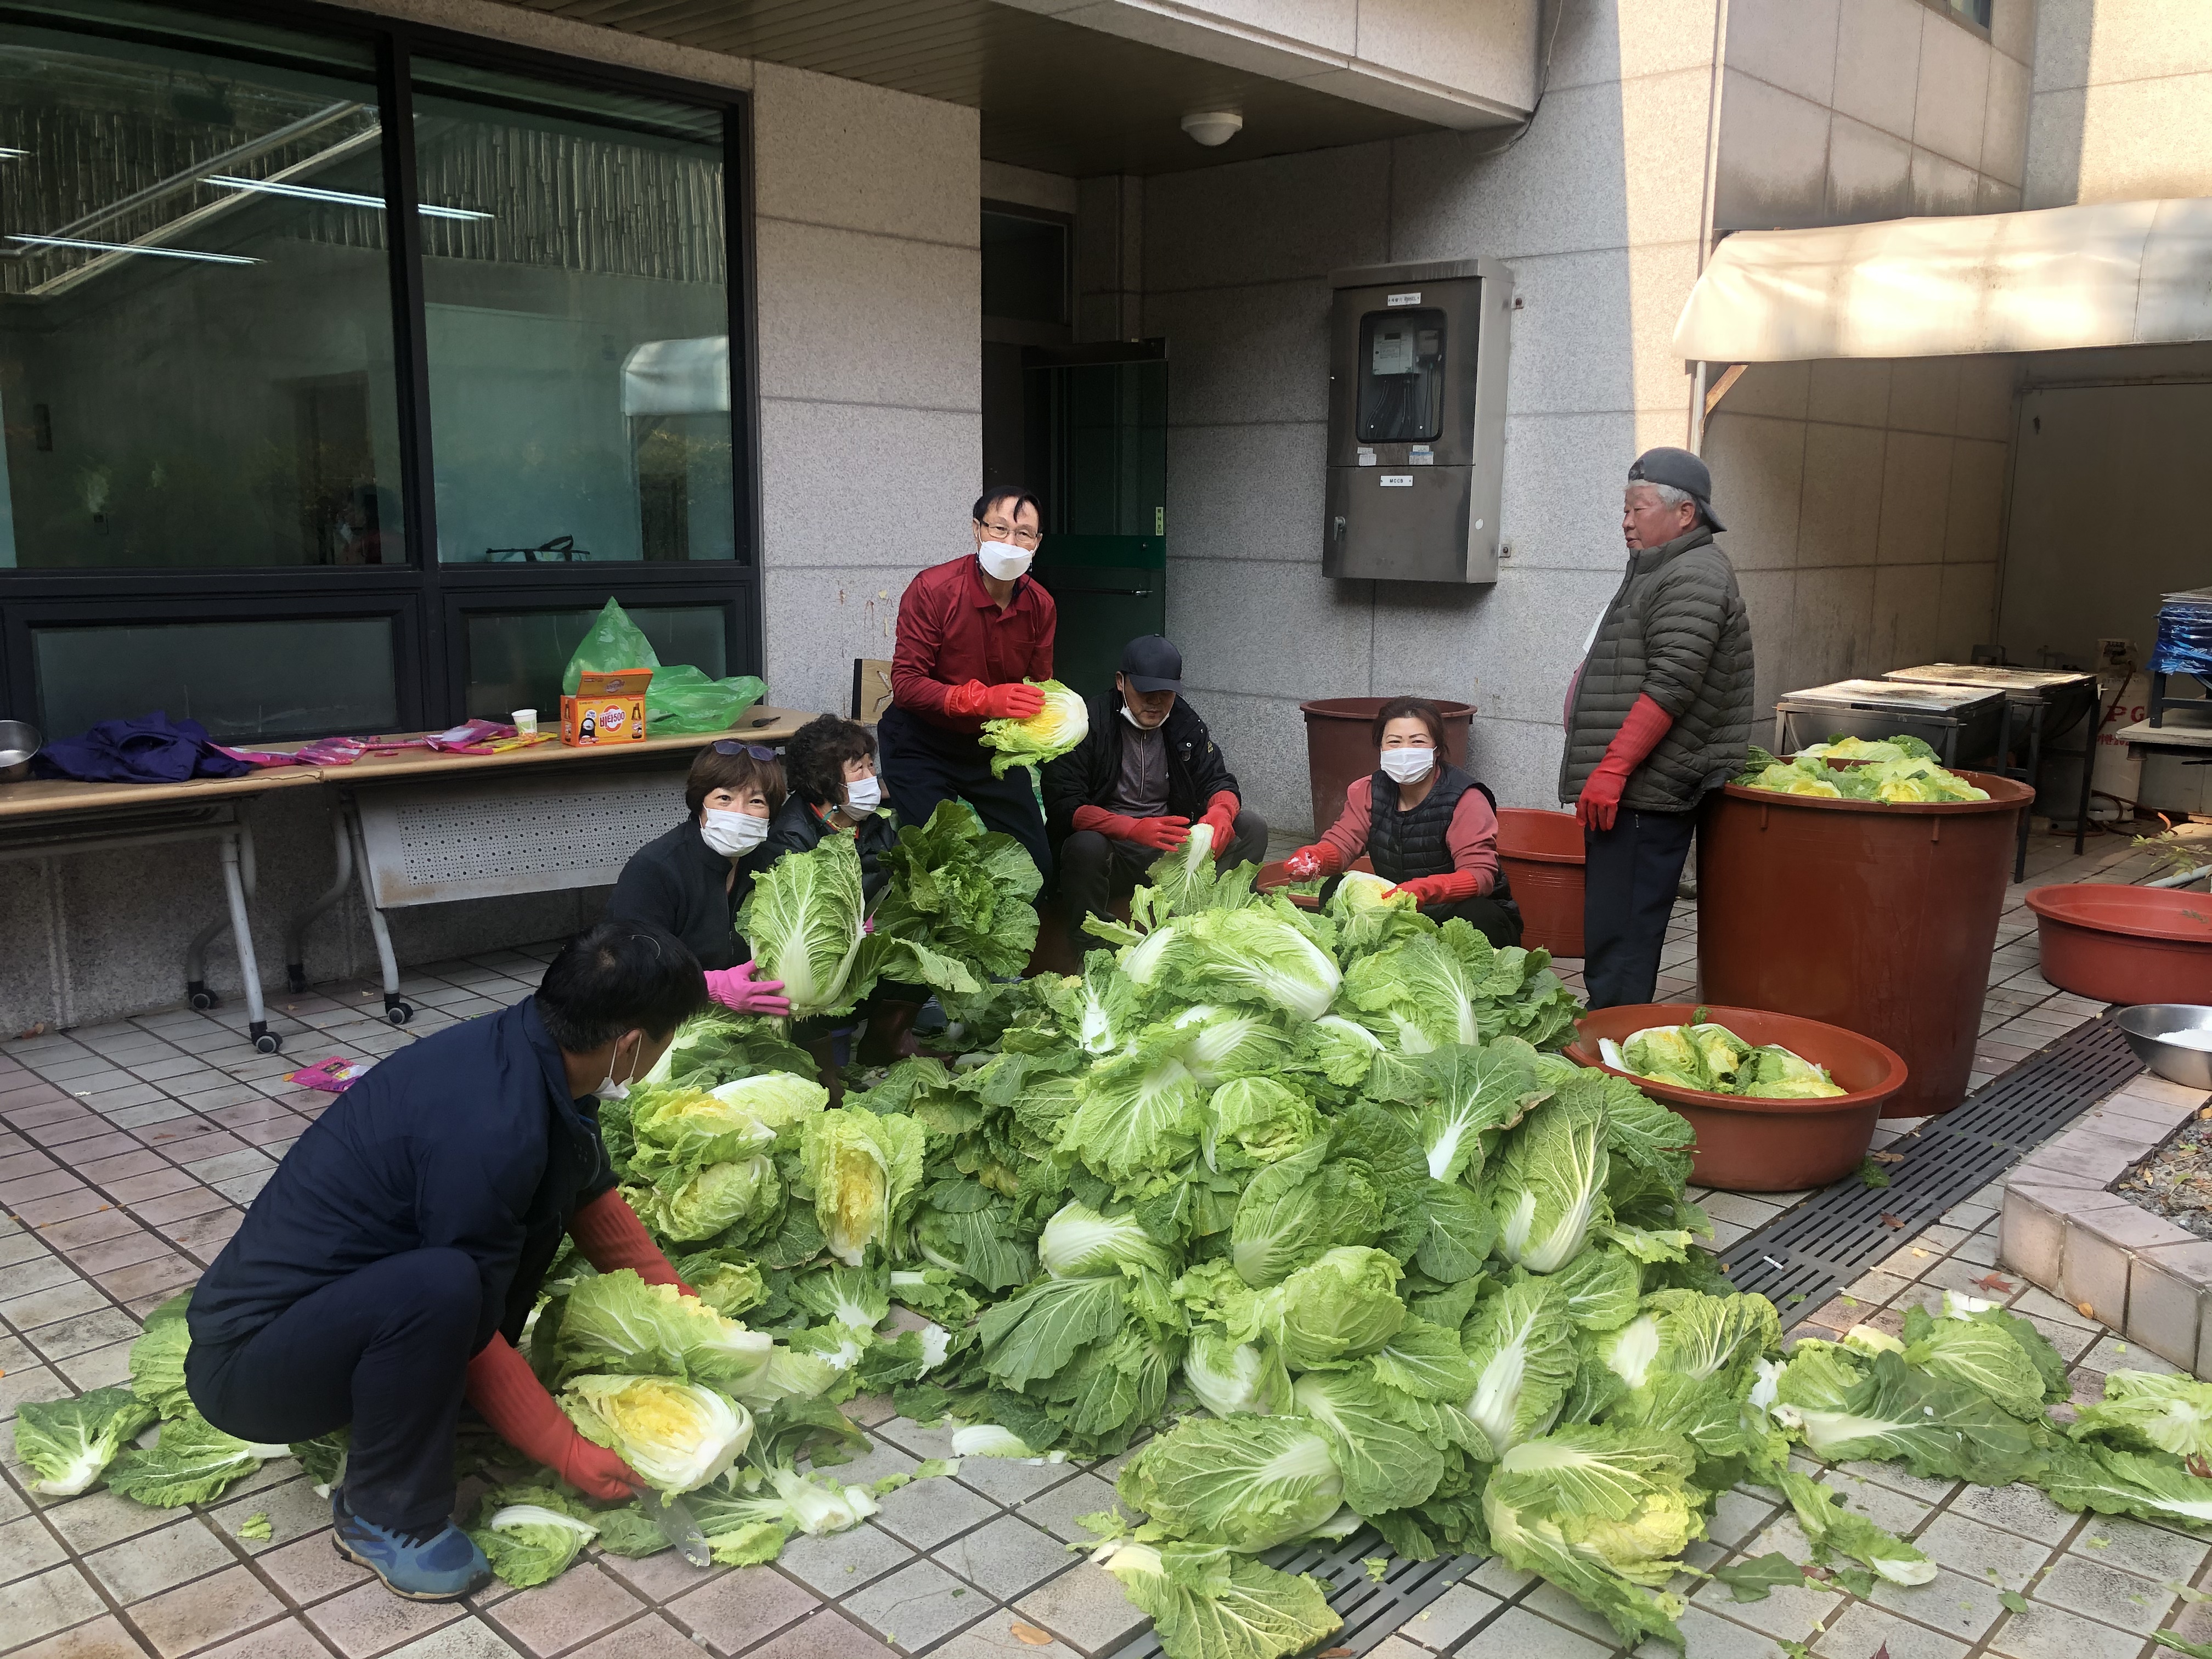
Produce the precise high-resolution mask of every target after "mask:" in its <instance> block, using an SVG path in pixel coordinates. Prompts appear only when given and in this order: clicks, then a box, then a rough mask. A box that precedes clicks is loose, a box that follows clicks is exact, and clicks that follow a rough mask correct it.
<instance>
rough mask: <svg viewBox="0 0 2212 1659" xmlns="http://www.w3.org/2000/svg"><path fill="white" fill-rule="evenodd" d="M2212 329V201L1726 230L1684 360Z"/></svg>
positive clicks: (2055, 343)
mask: <svg viewBox="0 0 2212 1659" xmlns="http://www.w3.org/2000/svg"><path fill="white" fill-rule="evenodd" d="M2206 339H2212V198H2207V197H2191V198H2187V199H2182V200H2173V201H2160V202H2106V203H2099V204H2094V205H2092V206H2087V207H2063V208H2046V209H2043V210H2039V211H2036V212H2033V213H1990V214H1978V215H1969V216H1960V217H1957V218H1947V219H1892V220H1887V221H1884V222H1880V223H1877V224H1866V225H1838V226H1835V227H1833V228H1828V229H1822V230H1765V231H1739V232H1737V233H1736V234H1735V235H1733V236H1730V237H1729V238H1728V239H1727V240H1724V241H1723V242H1722V243H1721V245H1720V246H1719V247H1718V248H1717V249H1716V250H1715V252H1714V253H1713V257H1712V258H1711V260H1710V261H1709V262H1708V263H1707V264H1706V266H1705V274H1704V275H1703V276H1699V278H1698V283H1697V286H1696V287H1695V288H1694V289H1692V290H1691V292H1690V300H1689V303H1688V304H1687V305H1686V306H1685V307H1683V308H1682V317H1681V320H1680V322H1679V323H1677V324H1676V325H1675V328H1674V350H1675V352H1676V354H1677V355H1678V356H1681V357H1684V358H1686V359H1689V360H1691V361H1692V362H1696V361H1703V362H1730V363H1765V362H1798V361H1801V360H1803V359H1807V358H1818V357H1942V356H1956V355H1961V354H1965V353H1970V352H1997V351H2064V350H2070V349H2075V348H2079V347H2082V346H2118V345H2149V344H2156V343H2167V342H2172V341H2180V340H2206Z"/></svg>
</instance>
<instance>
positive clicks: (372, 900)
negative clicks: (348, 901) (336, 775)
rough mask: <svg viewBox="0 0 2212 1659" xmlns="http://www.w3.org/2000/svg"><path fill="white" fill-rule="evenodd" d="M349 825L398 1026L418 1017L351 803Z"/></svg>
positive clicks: (387, 1010) (389, 1006)
mask: <svg viewBox="0 0 2212 1659" xmlns="http://www.w3.org/2000/svg"><path fill="white" fill-rule="evenodd" d="M346 828H347V830H348V832H349V834H350V835H351V836H352V838H353V861H354V866H355V868H356V870H358V871H359V872H360V874H361V896H362V902H364V903H365V904H367V905H368V932H369V937H370V938H372V939H374V940H375V941H376V962H377V966H378V967H379V968H380V969H382V970H383V973H384V1017H385V1018H386V1019H388V1020H390V1021H391V1022H392V1024H394V1025H404V1024H406V1023H407V1022H408V1021H409V1020H410V1019H412V1018H415V1007H414V1005H413V1004H412V1003H410V1002H409V1001H407V1000H405V999H404V998H403V997H402V996H401V995H400V994H399V959H398V957H396V956H395V955H393V954H392V929H391V927H389V926H388V925H387V924H386V921H385V920H384V912H383V911H381V910H380V909H378V908H377V906H376V881H375V878H374V877H373V876H372V875H371V874H370V873H369V867H368V847H367V845H366V844H365V843H364V842H362V834H361V816H360V814H359V813H358V812H356V811H354V810H353V807H352V805H351V803H348V805H347V807H346Z"/></svg>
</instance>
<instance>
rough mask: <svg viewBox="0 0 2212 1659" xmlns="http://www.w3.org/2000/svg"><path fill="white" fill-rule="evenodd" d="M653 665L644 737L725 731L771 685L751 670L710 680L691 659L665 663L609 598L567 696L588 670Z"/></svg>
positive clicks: (581, 650)
mask: <svg viewBox="0 0 2212 1659" xmlns="http://www.w3.org/2000/svg"><path fill="white" fill-rule="evenodd" d="M629 668H650V669H652V670H653V679H652V682H651V684H648V685H647V687H646V690H645V729H646V735H647V736H648V737H654V738H674V737H682V736H684V734H685V733H687V732H726V731H728V730H729V729H730V727H732V726H735V725H736V724H737V723H738V716H739V715H741V714H744V712H745V710H746V709H748V708H751V707H752V706H753V705H754V704H755V703H757V702H759V701H760V700H761V699H762V698H763V697H764V696H767V695H768V686H767V684H765V683H764V682H763V681H762V680H760V679H759V678H756V677H755V676H753V675H751V674H734V675H732V676H731V677H730V678H727V679H722V680H710V679H708V678H707V673H706V671H705V670H704V669H701V668H694V667H693V666H691V665H690V664H689V663H670V664H668V665H666V666H665V667H664V666H663V665H662V664H661V660H660V658H659V653H656V652H655V651H654V650H653V641H651V640H648V639H647V638H646V637H645V634H644V632H643V630H641V629H640V628H639V627H638V625H637V624H636V623H634V622H632V621H631V620H630V619H629V613H628V612H626V611H623V608H622V606H621V605H619V604H617V602H616V601H614V600H613V599H609V600H608V601H607V602H606V605H605V607H604V608H603V609H602V610H601V611H600V612H599V615H598V617H595V618H593V619H592V628H591V631H590V632H589V633H587V634H586V635H584V639H583V642H582V643H581V644H580V645H579V646H578V647H576V653H575V654H574V656H572V657H570V658H569V659H568V668H567V669H566V671H563V672H562V676H561V690H562V695H563V696H571V697H573V696H575V695H576V690H577V688H578V687H579V686H580V684H582V683H583V681H582V677H583V676H584V675H586V674H595V673H619V672H621V671H623V670H624V669H629Z"/></svg>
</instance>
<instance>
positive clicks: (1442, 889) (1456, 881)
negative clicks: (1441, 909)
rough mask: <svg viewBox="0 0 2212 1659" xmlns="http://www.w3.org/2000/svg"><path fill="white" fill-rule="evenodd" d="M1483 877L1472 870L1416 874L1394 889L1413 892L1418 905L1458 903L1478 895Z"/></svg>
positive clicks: (1395, 890) (1401, 891) (1414, 900)
mask: <svg viewBox="0 0 2212 1659" xmlns="http://www.w3.org/2000/svg"><path fill="white" fill-rule="evenodd" d="M1393 891H1394V892H1400V893H1411V894H1412V895H1413V902H1414V903H1415V904H1416V905H1423V904H1456V903H1458V902H1460V900H1462V899H1471V898H1474V897H1476V896H1479V895H1480V893H1481V891H1482V878H1481V877H1480V876H1479V875H1478V874H1476V873H1475V872H1474V871H1472V870H1454V871H1452V872H1450V873H1449V874H1448V875H1442V876H1415V877H1414V878H1413V879H1412V880H1411V881H1401V882H1400V883H1399V884H1397V886H1396V887H1395V888H1394V889H1393Z"/></svg>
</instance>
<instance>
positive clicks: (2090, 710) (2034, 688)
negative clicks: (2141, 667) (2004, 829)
mask: <svg viewBox="0 0 2212 1659" xmlns="http://www.w3.org/2000/svg"><path fill="white" fill-rule="evenodd" d="M1882 678H1884V679H1885V680H1894V681H1897V682H1899V684H1908V685H1961V686H1969V687H1973V688H1976V689H1978V690H2000V691H2002V692H2003V693H2004V694H2005V713H2006V716H2007V718H2006V720H2005V731H2004V737H2003V738H2002V740H2001V741H2000V743H1999V745H1998V749H1997V766H1996V769H1997V770H1998V771H1999V772H2001V773H2002V774H2003V775H2005V776H2006V777H2008V778H2017V779H2019V780H2020V781H2021V782H2022V783H2025V784H2027V786H2028V787H2030V788H2034V787H2038V782H2039V775H2040V774H2041V772H2042V770H2043V743H2044V739H2045V738H2046V737H2051V738H2055V737H2057V736H2059V735H2060V734H2061V733H2063V732H2065V731H2066V730H2067V729H2068V728H2069V726H2071V725H2072V724H2073V722H2074V721H2075V720H2077V719H2081V718H2082V717H2084V716H2087V717H2088V718H2087V723H2086V724H2085V725H2084V726H2083V727H2082V737H2081V748H2080V749H2079V750H2054V751H2053V752H2055V753H2061V754H2069V755H2070V754H2076V753H2078V754H2079V755H2080V756H2081V799H2079V800H2078V801H2077V802H2076V803H2075V811H2074V851H2075V853H2076V854H2079V853H2080V852H2081V847H2082V843H2083V842H2084V840H2085V839H2086V838H2087V836H2088V833H2089V782H2090V775H2091V773H2092V772H2093V769H2094V768H2095V765H2096V748H2097V732H2098V730H2099V728H2100V726H2102V725H2103V723H2104V721H2103V719H2102V716H2103V713H2104V706H2103V704H2102V702H2100V698H2099V696H2098V691H2097V677H2096V676H2095V675H2094V674H2088V673H2083V672H2081V671H2076V670H2072V669H2039V668H2001V667H1996V666H1993V665H1984V664H1980V663H1961V662H1937V663H1929V665H1927V666H1925V667H1923V668H1893V669H1892V670H1890V671H1889V672H1888V673H1887V674H1885V675H1883V676H1882ZM2022 721H2025V722H2026V724H2027V763H2026V764H2025V765H2022V766H2015V765H2013V764H2012V763H2011V753H2012V744H2011V737H2012V732H2014V730H2015V729H2016V728H2017V727H2018V726H2020V724H2021V722H2022ZM2027 819H2028V815H2027V813H2026V812H2022V813H2021V815H2020V846H2019V849H2018V851H2017V852H2015V854H2014V856H2013V866H2012V878H2013V879H2014V880H2015V881H2022V880H2025V879H2026V878H2027Z"/></svg>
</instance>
